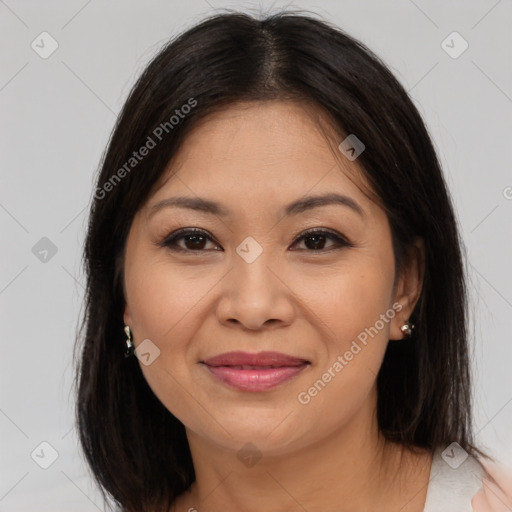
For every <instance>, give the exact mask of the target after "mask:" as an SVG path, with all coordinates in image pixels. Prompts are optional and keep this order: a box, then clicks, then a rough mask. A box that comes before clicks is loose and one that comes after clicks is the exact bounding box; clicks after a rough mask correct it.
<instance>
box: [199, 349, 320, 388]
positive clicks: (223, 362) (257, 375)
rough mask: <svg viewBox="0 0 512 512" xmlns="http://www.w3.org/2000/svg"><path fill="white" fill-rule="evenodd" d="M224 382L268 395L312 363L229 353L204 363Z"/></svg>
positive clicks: (272, 354)
mask: <svg viewBox="0 0 512 512" xmlns="http://www.w3.org/2000/svg"><path fill="white" fill-rule="evenodd" d="M201 362H202V363H203V364H204V365H205V366H206V368H207V369H208V370H209V371H210V373H211V374H212V375H213V376H214V377H216V378H217V379H219V380H220V381H222V382H224V383H226V384H228V385H230V386H232V387H234V388H237V389H240V390H242V391H253V392H254V391H267V390H269V389H272V388H274V387H275V386H277V385H279V384H281V383H283V382H285V381H287V380H289V379H291V378H292V377H295V376H296V375H298V374H299V373H300V372H301V371H302V370H304V368H306V367H307V366H308V365H309V364H310V363H309V361H307V360H306V359H301V358H297V357H293V356H288V355H286V354H281V353H279V352H259V353H257V354H251V353H248V352H227V353H225V354H220V355H218V356H215V357H211V358H209V359H206V360H204V361H201Z"/></svg>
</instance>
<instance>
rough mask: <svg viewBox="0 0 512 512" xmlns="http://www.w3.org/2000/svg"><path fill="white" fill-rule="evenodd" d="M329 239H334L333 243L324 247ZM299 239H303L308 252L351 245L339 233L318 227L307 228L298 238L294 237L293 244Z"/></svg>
mask: <svg viewBox="0 0 512 512" xmlns="http://www.w3.org/2000/svg"><path fill="white" fill-rule="evenodd" d="M329 239H330V240H332V241H334V242H335V243H334V244H331V245H328V246H327V248H326V244H327V241H328V240H329ZM300 241H304V245H305V247H306V250H308V251H309V252H315V251H318V252H320V251H324V250H331V249H335V248H340V247H350V246H351V244H350V243H349V242H347V240H345V239H344V238H342V237H341V236H340V235H337V234H334V233H332V232H330V231H326V230H325V229H318V228H317V229H312V230H309V231H307V232H306V233H303V234H302V235H300V236H299V237H298V238H296V239H295V241H294V245H295V244H297V243H298V242H300ZM301 250H302V249H301Z"/></svg>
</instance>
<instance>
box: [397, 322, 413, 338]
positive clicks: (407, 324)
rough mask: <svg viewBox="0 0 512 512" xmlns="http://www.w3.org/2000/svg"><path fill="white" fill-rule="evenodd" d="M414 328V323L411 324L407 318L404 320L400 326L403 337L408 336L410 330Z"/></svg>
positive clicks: (409, 335) (410, 333)
mask: <svg viewBox="0 0 512 512" xmlns="http://www.w3.org/2000/svg"><path fill="white" fill-rule="evenodd" d="M413 329H414V324H411V322H409V320H407V321H406V322H405V324H404V325H402V327H400V330H401V331H402V332H403V333H404V338H410V337H411V335H412V330H413Z"/></svg>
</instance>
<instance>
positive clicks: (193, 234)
mask: <svg viewBox="0 0 512 512" xmlns="http://www.w3.org/2000/svg"><path fill="white" fill-rule="evenodd" d="M178 242H180V243H178ZM208 242H213V239H212V238H211V237H210V236H209V235H208V234H207V233H206V232H205V231H203V230H200V229H180V230H178V231H177V232H175V233H172V234H171V235H169V236H167V237H166V238H165V239H164V240H163V241H162V242H161V243H160V244H159V245H160V246H161V247H167V248H169V249H171V250H173V251H185V252H199V251H207V250H210V249H208V248H207V247H206V245H207V244H208Z"/></svg>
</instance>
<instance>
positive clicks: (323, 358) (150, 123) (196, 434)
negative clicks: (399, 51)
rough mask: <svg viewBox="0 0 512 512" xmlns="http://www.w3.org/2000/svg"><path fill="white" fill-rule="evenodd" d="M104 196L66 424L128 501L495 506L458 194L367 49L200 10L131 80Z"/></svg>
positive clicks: (108, 158) (230, 505)
mask: <svg viewBox="0 0 512 512" xmlns="http://www.w3.org/2000/svg"><path fill="white" fill-rule="evenodd" d="M94 195H95V199H94V202H93V205H92V210H91V216H90V224H89V230H88V235H87V240H86V247H85V263H86V270H87V276H88V281H87V299H86V313H85V315H84V324H83V327H84V330H85V336H84V342H83V348H82V354H81V360H80V366H79V373H78V374H77V379H78V389H77V392H78V395H77V404H78V405H77V421H78V425H79V431H80V439H81V443H82V447H83V449H84V453H85V456H86V458H87V461H88V463H89V464H90V466H91V469H92V472H93V474H94V476H95V478H96V479H97V481H98V483H99V484H100V486H101V488H102V490H103V491H104V492H105V493H106V494H108V495H110V496H111V497H113V498H114V499H115V501H116V503H117V504H119V505H120V506H121V507H122V509H123V510H126V511H133V512H135V511H137V512H140V511H160V510H161V511H168V510H176V511H181V510H198V511H203V510H204V511H213V510H225V511H229V510H245V511H253V510H254V511H256V510H257V511H260V510H265V511H267V512H268V511H270V512H272V511H274V510H275V511H285V510H286V511H288V510H290V511H291V510H308V511H310V512H312V511H315V510H323V511H331V510H332V511H334V510H336V511H338V512H339V511H348V510H350V511H352V512H354V511H366V510H374V509H376V508H377V507H378V508H379V510H381V511H382V510H384V511H388V510H389V511H397V510H400V511H402V512H418V511H422V510H425V511H431V512H434V511H435V512H441V511H443V510H449V511H450V512H457V511H465V510H471V507H472V505H471V501H472V500H476V501H475V502H474V505H475V506H478V507H480V509H481V510H484V507H486V506H488V504H489V503H488V501H489V500H488V499H487V498H488V493H487V494H485V493H484V490H486V489H488V487H486V488H485V489H484V488H482V481H483V480H482V479H483V478H484V476H486V477H488V478H490V474H486V472H485V468H484V466H483V465H482V463H481V462H480V461H479V459H480V458H483V457H484V456H485V454H484V453H483V452H482V451H481V450H479V449H478V448H477V447H476V446H475V445H474V441H473V432H472V425H471V397H470V375H469V361H468V342H467V336H466V288H465V281H464V274H463V263H462V258H461V251H460V245H459V244H460V242H459V235H458V232H457V228H456V220H455V216H454V212H453V208H452V205H451V200H450V198H449V195H448V192H447V187H446V184H445V182H444V179H443V176H442V172H441V169H440V165H439V162H438V160H437V156H436V154H435V151H434V149H433V146H432V143H431V140H430V137H429V135H428V133H427V130H426V128H425V125H424V123H423V121H422V119H421V117H420V115H419V114H418V112H417V110H416V108H415V107H414V105H413V103H412V102H411V100H410V99H409V98H408V96H407V94H406V92H405V91H404V89H403V88H402V87H401V85H400V84H399V83H398V82H397V80H396V79H395V78H394V77H393V76H392V74H391V73H390V72H389V70H388V69H387V68H386V67H385V65H384V64H383V63H382V62H381V61H380V60H379V59H378V58H377V57H376V56H375V55H374V54H373V53H372V52H371V51H370V50H368V49H367V48H366V47H364V46H363V45H362V44H361V43H359V42H357V41H355V40H354V39H352V38H351V37H349V36H348V35H346V34H345V33H343V32H342V31H340V30H339V29H337V28H336V27H333V26H331V25H329V24H328V23H325V22H323V21H319V20H317V19H315V18H313V17H310V16H307V15H303V14H301V13H281V14H277V15H273V16H269V17H268V18H266V19H263V20H257V19H255V18H252V17H250V16H248V15H245V14H241V13H231V14H224V15H217V16H214V17H212V18H209V19H207V20H205V21H204V22H202V23H200V24H199V25H197V26H195V27H193V28H191V29H190V30H188V31H187V32H185V33H184V34H182V35H181V36H180V37H178V38H177V39H175V40H173V41H171V42H170V43H169V44H168V45H166V46H165V48H163V50H162V51H161V52H160V53H159V54H158V55H157V56H156V57H155V58H154V60H153V61H152V62H151V63H150V64H149V65H148V67H147V68H146V69H145V71H144V72H143V74H142V75H141V77H140V78H139V80H138V82H137V83H136V85H135V86H134V88H133V90H132V91H131V93H130V95H129V98H128V100H127V101H126V104H125V105H124V108H123V110H122V112H121V114H120V116H119V119H118V122H117V125H116V127H115V129H114V132H113V134H112V137H111V140H110V142H109V146H108V148H107V150H106V153H105V155H104V158H103V162H102V166H101V172H100V175H99V177H98V182H97V187H96V191H95V194H94ZM123 347H124V348H123ZM123 350H125V351H126V353H125V356H127V357H123ZM500 475H501V473H500ZM490 481H491V480H490ZM491 483H492V484H493V485H494V486H495V488H493V490H496V492H499V493H501V495H499V500H500V503H502V504H503V506H509V504H508V503H506V501H505V500H507V499H509V498H510V496H506V495H505V493H504V491H505V487H506V484H503V483H501V484H500V485H498V481H497V480H496V479H495V480H493V481H491ZM493 495H494V494H493ZM505 510H506V509H505Z"/></svg>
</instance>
